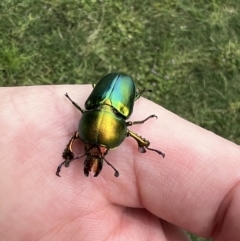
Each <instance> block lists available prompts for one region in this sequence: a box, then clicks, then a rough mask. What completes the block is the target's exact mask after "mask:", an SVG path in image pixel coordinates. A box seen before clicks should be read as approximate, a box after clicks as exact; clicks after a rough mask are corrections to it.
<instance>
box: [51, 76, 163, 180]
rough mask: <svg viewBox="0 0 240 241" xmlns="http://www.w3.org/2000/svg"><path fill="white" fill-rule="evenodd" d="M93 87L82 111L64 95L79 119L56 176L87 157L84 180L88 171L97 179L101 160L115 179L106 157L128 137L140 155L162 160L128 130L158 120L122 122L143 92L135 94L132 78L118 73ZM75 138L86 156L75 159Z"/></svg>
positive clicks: (101, 164)
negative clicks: (78, 160)
mask: <svg viewBox="0 0 240 241" xmlns="http://www.w3.org/2000/svg"><path fill="white" fill-rule="evenodd" d="M93 87H94V89H93V91H92V93H91V94H90V96H89V97H88V99H87V100H86V102H85V110H83V109H82V108H81V107H80V106H78V105H77V104H76V103H75V102H74V101H72V100H71V99H70V97H69V96H68V94H66V97H67V98H68V99H69V100H70V101H71V102H72V104H73V105H74V106H75V107H76V108H77V109H78V110H79V111H81V113H82V118H81V119H80V121H79V125H78V131H77V132H76V133H75V134H74V135H73V137H72V138H71V140H70V141H69V143H68V144H67V147H66V148H65V150H64V152H63V154H62V157H63V158H64V161H63V162H62V163H61V164H60V165H59V166H58V168H57V172H56V175H57V176H60V175H59V173H60V171H61V167H62V165H65V167H68V166H69V164H70V162H72V161H73V160H76V159H79V158H81V157H83V156H86V160H85V162H84V174H85V176H88V175H89V172H90V171H93V172H94V173H95V174H94V177H96V176H98V174H99V173H100V172H101V170H102V167H103V160H104V161H105V162H106V163H107V164H108V165H110V166H111V167H112V168H113V169H114V171H115V174H114V175H115V176H116V177H118V176H119V172H118V171H117V170H116V169H115V168H114V167H113V166H112V165H111V164H110V163H109V162H108V161H107V160H106V159H105V156H106V155H107V153H108V150H111V149H113V148H115V147H117V146H119V145H120V144H121V143H122V142H123V140H124V139H125V138H126V137H128V136H131V137H133V138H134V139H135V140H136V141H137V143H138V149H139V151H140V152H141V153H144V152H146V149H148V150H151V151H155V152H157V153H158V154H160V155H162V156H163V157H164V156H165V154H164V153H162V152H161V151H159V150H155V149H151V148H149V145H150V142H149V141H148V140H146V139H144V138H143V137H141V136H139V135H138V134H136V133H134V132H132V131H130V130H129V129H128V128H127V127H128V126H132V125H135V124H142V123H144V122H145V121H147V120H148V119H149V118H153V117H157V116H156V115H150V116H148V117H147V118H146V119H144V120H142V121H134V122H132V121H127V122H126V121H125V120H126V119H128V118H129V117H130V115H131V114H132V111H133V106H134V101H135V100H137V99H138V98H139V97H140V96H141V94H142V93H143V92H144V91H145V90H142V91H139V92H136V87H135V84H134V82H133V80H132V78H131V77H129V76H127V75H125V74H119V73H110V74H108V75H106V76H105V77H103V78H102V79H101V80H100V81H99V82H98V83H97V84H96V85H94V86H93ZM77 138H79V139H80V140H81V141H82V142H83V143H84V144H85V153H84V154H83V155H81V156H76V157H75V156H74V153H73V151H72V145H73V142H74V140H75V139H77Z"/></svg>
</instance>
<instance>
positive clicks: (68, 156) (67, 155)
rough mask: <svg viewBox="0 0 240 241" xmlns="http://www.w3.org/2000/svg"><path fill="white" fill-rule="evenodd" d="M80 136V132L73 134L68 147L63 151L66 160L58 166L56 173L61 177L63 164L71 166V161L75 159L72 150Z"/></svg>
mask: <svg viewBox="0 0 240 241" xmlns="http://www.w3.org/2000/svg"><path fill="white" fill-rule="evenodd" d="M77 138H79V135H78V132H75V134H74V135H73V136H72V138H71V139H70V141H69V142H68V144H67V146H66V148H65V149H64V151H63V154H62V157H63V158H64V161H63V162H62V163H61V164H60V165H59V166H58V168H57V172H56V175H57V176H59V177H60V175H59V173H60V171H61V168H62V165H64V166H65V167H69V164H70V162H72V161H73V160H74V153H73V151H72V145H73V142H74V140H75V139H77Z"/></svg>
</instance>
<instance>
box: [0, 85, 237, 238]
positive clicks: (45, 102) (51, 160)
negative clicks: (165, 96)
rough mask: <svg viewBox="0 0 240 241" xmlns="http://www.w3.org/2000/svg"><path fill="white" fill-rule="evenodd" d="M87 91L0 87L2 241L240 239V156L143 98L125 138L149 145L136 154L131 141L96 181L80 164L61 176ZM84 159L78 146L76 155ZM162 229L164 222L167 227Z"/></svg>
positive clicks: (85, 88)
mask: <svg viewBox="0 0 240 241" xmlns="http://www.w3.org/2000/svg"><path fill="white" fill-rule="evenodd" d="M91 89H92V87H91V86H90V85H86V86H76V85H74V86H36V87H18V88H1V89H0V91H1V102H0V109H1V118H0V128H1V138H0V145H1V152H0V155H1V157H0V160H1V168H0V177H1V181H0V214H1V215H0V237H1V240H8V241H11V240H19V241H21V240H24V241H25V240H44V241H45V240H51V241H54V240H58V241H59V240H81V241H87V240H94V241H97V240H109V241H110V240H111V241H113V240H118V241H119V240H128V241H129V240H140V241H141V240H144V241H146V240H151V241H155V240H158V241H159V240H160V241H165V240H168V241H174V240H178V241H185V240H188V238H187V237H186V236H185V235H184V233H183V231H182V229H186V230H188V231H190V232H192V233H195V234H197V235H199V236H203V237H212V238H214V240H215V241H226V240H231V241H235V240H236V241H239V240H240V232H239V230H240V208H239V203H240V148H239V146H238V145H236V144H234V143H232V142H229V141H227V140H225V139H223V138H221V137H219V136H217V135H215V134H214V133H212V132H209V131H207V130H204V129H202V128H200V127H198V126H196V125H194V124H192V123H190V122H188V121H186V120H184V119H182V118H180V117H178V116H176V115H175V114H173V113H171V112H169V111H167V110H166V109H164V108H162V107H160V106H158V105H156V104H154V103H152V102H151V101H148V100H146V99H144V98H140V99H139V100H137V101H136V103H135V107H134V113H133V115H132V116H131V118H130V119H129V120H132V121H135V120H142V119H144V118H146V117H147V116H148V115H150V114H156V115H157V116H158V119H157V120H156V119H150V120H148V121H147V122H146V123H144V124H143V125H135V126H131V127H130V128H129V129H131V130H132V131H135V132H137V133H138V134H139V135H141V136H143V137H145V138H146V139H148V140H150V141H151V145H150V147H152V148H155V149H159V150H161V151H162V152H164V153H165V154H166V157H165V158H164V159H163V158H162V157H161V156H160V155H158V154H157V153H155V152H151V151H148V152H147V153H145V154H141V153H139V152H138V150H137V143H136V142H135V140H134V139H132V138H130V137H129V138H126V139H125V141H124V142H123V143H122V144H121V145H120V146H119V147H118V148H116V149H114V150H112V151H109V153H108V155H107V156H106V159H107V160H108V161H109V162H110V163H111V164H112V165H114V167H115V168H116V169H117V170H118V171H119V173H120V176H119V177H118V178H116V177H114V171H113V170H112V169H111V167H110V166H108V165H107V164H106V163H104V166H103V170H102V172H101V173H100V174H99V176H98V177H97V178H94V177H93V175H92V173H90V175H89V177H85V176H84V174H83V162H84V158H82V159H80V160H77V161H74V162H72V163H71V164H70V167H69V168H65V167H63V168H62V171H61V173H60V175H61V178H59V177H57V176H56V175H55V172H56V168H57V166H58V165H59V164H60V163H61V162H62V158H61V154H62V152H63V150H64V148H65V146H66V144H67V143H68V141H69V139H70V137H71V136H72V134H73V133H74V132H75V131H76V130H77V125H78V121H79V119H80V117H81V113H80V112H79V111H78V110H77V109H76V108H75V107H74V106H73V105H72V104H71V103H70V102H69V101H68V100H67V98H66V97H64V94H65V93H66V92H68V94H69V96H70V97H71V98H72V99H73V100H74V101H76V102H77V103H78V104H79V105H80V106H81V107H83V108H84V102H85V100H86V98H87V97H88V95H89V93H90V92H91ZM74 149H75V153H76V154H77V155H79V154H82V153H83V152H84V151H83V144H82V143H81V142H80V141H77V142H76V145H75V146H74ZM164 220H165V221H164Z"/></svg>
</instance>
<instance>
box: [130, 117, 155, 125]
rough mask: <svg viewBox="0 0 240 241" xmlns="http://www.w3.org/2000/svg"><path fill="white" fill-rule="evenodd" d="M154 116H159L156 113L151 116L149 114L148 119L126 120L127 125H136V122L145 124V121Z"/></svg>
mask: <svg viewBox="0 0 240 241" xmlns="http://www.w3.org/2000/svg"><path fill="white" fill-rule="evenodd" d="M154 117H156V118H157V116H156V115H150V116H148V117H147V118H146V119H144V120H141V121H128V122H126V124H127V126H132V125H136V124H143V123H144V122H145V121H147V120H148V119H150V118H154Z"/></svg>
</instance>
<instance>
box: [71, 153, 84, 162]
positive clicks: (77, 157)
mask: <svg viewBox="0 0 240 241" xmlns="http://www.w3.org/2000/svg"><path fill="white" fill-rule="evenodd" d="M83 156H86V152H85V153H84V154H82V155H81V156H76V157H74V158H73V159H72V160H77V159H80V158H81V157H83Z"/></svg>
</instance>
